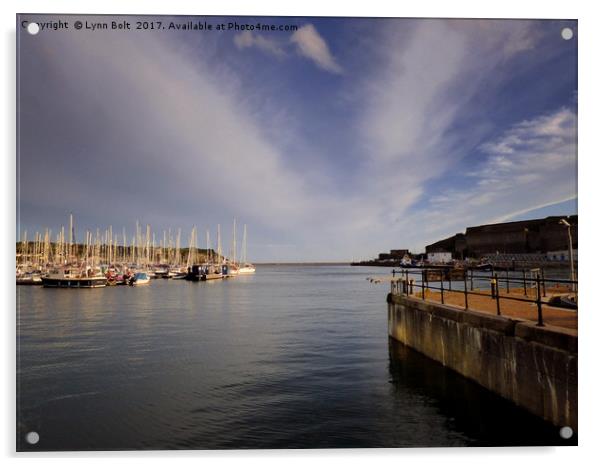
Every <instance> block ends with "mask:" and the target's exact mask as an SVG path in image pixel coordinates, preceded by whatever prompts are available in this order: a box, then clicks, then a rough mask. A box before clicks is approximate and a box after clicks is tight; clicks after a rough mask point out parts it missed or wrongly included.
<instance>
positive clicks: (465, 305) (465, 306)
mask: <svg viewBox="0 0 602 466" xmlns="http://www.w3.org/2000/svg"><path fill="white" fill-rule="evenodd" d="M464 308H465V309H466V310H468V285H467V283H466V269H464Z"/></svg>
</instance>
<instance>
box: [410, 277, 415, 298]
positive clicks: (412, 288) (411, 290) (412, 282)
mask: <svg viewBox="0 0 602 466" xmlns="http://www.w3.org/2000/svg"><path fill="white" fill-rule="evenodd" d="M410 294H411V295H413V294H414V279H413V278H410Z"/></svg>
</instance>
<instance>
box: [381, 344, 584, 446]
mask: <svg viewBox="0 0 602 466" xmlns="http://www.w3.org/2000/svg"><path fill="white" fill-rule="evenodd" d="M389 370H390V374H391V383H392V384H393V385H394V387H395V392H396V396H399V397H403V396H405V395H406V394H408V393H413V394H416V393H420V394H421V395H422V396H423V399H424V400H425V403H429V404H432V405H433V406H434V407H436V408H437V409H438V410H439V412H440V413H441V414H443V415H444V416H445V417H446V418H448V422H449V423H451V424H452V425H450V429H453V430H454V431H458V432H462V433H464V435H465V436H466V439H467V445H468V446H497V447H500V446H563V445H566V446H575V445H577V442H578V440H577V435H576V434H575V435H573V437H572V438H570V439H568V440H565V439H563V438H561V436H560V435H559V430H560V429H559V428H558V427H556V426H554V425H552V424H551V423H549V422H546V421H544V420H542V419H540V418H539V417H537V416H535V415H533V414H531V413H529V412H528V411H526V410H524V409H522V408H520V407H518V406H517V405H515V404H514V403H512V402H510V401H508V400H506V399H504V398H502V397H500V396H498V395H496V394H494V393H493V392H490V391H489V390H486V389H485V388H483V387H481V386H480V385H478V384H477V383H476V382H473V381H472V380H469V379H467V378H466V377H463V376H462V375H460V374H458V373H457V372H455V371H453V370H451V369H449V368H447V367H445V366H443V365H442V364H439V363H436V362H434V361H433V360H432V359H430V358H428V357H426V356H424V355H423V354H421V353H419V352H417V351H415V350H413V349H412V348H410V347H408V346H406V345H404V344H402V343H400V342H398V341H396V340H393V339H392V338H389ZM484 413H486V415H484ZM433 446H435V445H433Z"/></svg>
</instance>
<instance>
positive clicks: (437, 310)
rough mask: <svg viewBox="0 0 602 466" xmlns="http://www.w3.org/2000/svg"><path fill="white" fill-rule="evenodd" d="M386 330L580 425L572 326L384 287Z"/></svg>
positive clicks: (551, 416)
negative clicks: (475, 308) (388, 291)
mask: <svg viewBox="0 0 602 466" xmlns="http://www.w3.org/2000/svg"><path fill="white" fill-rule="evenodd" d="M387 302H388V332H389V336H390V337H391V338H393V339H395V340H397V341H399V342H401V343H403V344H405V345H408V346H409V347H411V348H413V349H415V350H417V351H419V352H421V353H423V354H424V355H426V356H428V357H430V358H431V359H434V360H436V361H438V362H440V363H441V364H443V365H444V366H446V367H449V368H451V369H453V370H455V371H456V372H458V373H460V374H461V375H463V376H465V377H467V378H469V379H471V380H474V381H475V382H477V383H479V384H480V385H482V386H483V387H485V388H487V389H489V390H491V391H493V392H495V393H497V394H498V395H500V396H502V397H504V398H506V399H508V400H511V401H513V402H514V403H516V404H517V405H519V406H521V407H523V408H525V409H526V410H528V411H530V412H532V413H533V414H535V415H537V416H540V417H541V418H543V419H545V420H547V421H549V422H551V423H553V424H555V425H557V426H559V427H562V426H570V427H571V428H572V429H573V430H575V431H577V362H578V349H577V346H578V337H577V331H576V330H575V329H569V328H562V327H556V326H552V325H546V326H545V327H538V326H537V325H536V323H535V322H532V321H527V320H523V319H518V318H514V317H507V316H498V315H492V314H488V313H484V312H478V311H473V310H464V309H461V308H458V307H454V306H450V305H444V304H439V303H435V302H433V301H423V300H421V299H419V298H416V297H412V296H404V295H397V294H395V295H393V294H389V295H388V297H387Z"/></svg>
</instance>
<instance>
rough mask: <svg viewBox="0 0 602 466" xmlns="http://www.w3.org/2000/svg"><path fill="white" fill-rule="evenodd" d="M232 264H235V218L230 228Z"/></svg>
mask: <svg viewBox="0 0 602 466" xmlns="http://www.w3.org/2000/svg"><path fill="white" fill-rule="evenodd" d="M232 264H234V265H236V219H234V226H233V228H232Z"/></svg>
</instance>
